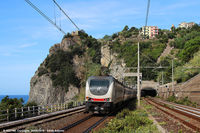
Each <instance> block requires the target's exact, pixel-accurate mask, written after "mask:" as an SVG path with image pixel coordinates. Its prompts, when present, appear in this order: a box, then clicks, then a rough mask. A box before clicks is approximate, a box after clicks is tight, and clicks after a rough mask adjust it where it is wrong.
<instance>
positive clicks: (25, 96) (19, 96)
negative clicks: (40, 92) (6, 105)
mask: <svg viewBox="0 0 200 133" xmlns="http://www.w3.org/2000/svg"><path fill="white" fill-rule="evenodd" d="M5 96H9V98H17V99H20V98H23V100H24V103H23V104H26V103H27V102H28V98H29V95H0V102H1V100H2V99H3V98H4V97H5Z"/></svg>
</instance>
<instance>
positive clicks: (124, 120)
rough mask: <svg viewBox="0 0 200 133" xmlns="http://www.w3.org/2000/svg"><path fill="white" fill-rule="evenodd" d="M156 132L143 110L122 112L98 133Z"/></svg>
mask: <svg viewBox="0 0 200 133" xmlns="http://www.w3.org/2000/svg"><path fill="white" fill-rule="evenodd" d="M141 131H142V132H147V133H148V132H158V131H157V128H156V126H154V125H153V122H152V121H151V120H149V119H148V115H147V113H146V112H145V111H144V110H141V109H139V110H136V111H130V110H128V109H124V110H122V111H121V112H120V113H118V114H117V116H116V117H115V118H114V119H112V120H111V121H110V122H108V123H107V125H106V127H105V128H103V129H100V130H99V131H98V132H99V133H104V132H106V133H129V132H130V133H132V132H137V133H140V132H141Z"/></svg>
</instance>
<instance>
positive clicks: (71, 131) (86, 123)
mask: <svg viewBox="0 0 200 133" xmlns="http://www.w3.org/2000/svg"><path fill="white" fill-rule="evenodd" d="M127 105H128V103H126V104H124V105H123V106H122V107H119V108H117V109H116V110H115V111H113V112H111V113H109V114H106V115H103V114H91V115H89V116H86V117H84V118H82V119H80V120H78V121H76V122H74V123H72V124H70V125H67V126H65V127H63V128H61V129H59V131H62V132H64V133H89V132H90V131H92V130H95V129H96V127H98V126H100V125H101V124H103V123H104V121H106V119H108V120H109V119H112V118H113V117H114V116H115V115H116V113H117V112H119V111H120V110H121V109H123V108H124V107H125V106H127Z"/></svg>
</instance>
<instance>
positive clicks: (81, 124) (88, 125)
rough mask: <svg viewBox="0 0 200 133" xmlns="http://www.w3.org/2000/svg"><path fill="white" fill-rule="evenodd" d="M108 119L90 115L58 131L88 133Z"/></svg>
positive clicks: (106, 116)
mask: <svg viewBox="0 0 200 133" xmlns="http://www.w3.org/2000/svg"><path fill="white" fill-rule="evenodd" d="M108 117H109V115H105V116H103V115H94V114H91V115H89V116H86V117H84V118H82V119H81V120H78V121H76V122H74V123H72V124H70V125H67V126H66V127H64V128H61V129H59V131H62V132H63V131H64V132H65V133H72V132H74V133H89V132H90V131H92V130H93V129H95V128H96V127H97V126H98V125H99V124H101V123H102V122H104V120H106V119H107V118H108Z"/></svg>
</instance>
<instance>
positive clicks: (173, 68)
mask: <svg viewBox="0 0 200 133" xmlns="http://www.w3.org/2000/svg"><path fill="white" fill-rule="evenodd" d="M172 91H173V94H174V60H173V59H172Z"/></svg>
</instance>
